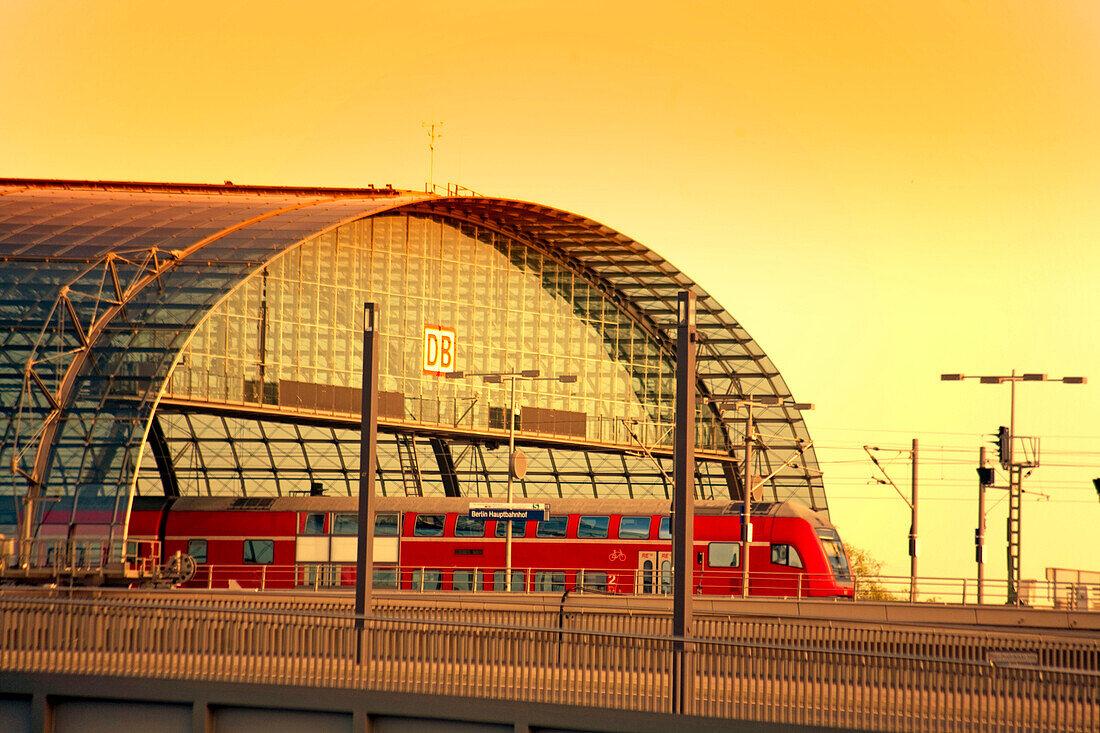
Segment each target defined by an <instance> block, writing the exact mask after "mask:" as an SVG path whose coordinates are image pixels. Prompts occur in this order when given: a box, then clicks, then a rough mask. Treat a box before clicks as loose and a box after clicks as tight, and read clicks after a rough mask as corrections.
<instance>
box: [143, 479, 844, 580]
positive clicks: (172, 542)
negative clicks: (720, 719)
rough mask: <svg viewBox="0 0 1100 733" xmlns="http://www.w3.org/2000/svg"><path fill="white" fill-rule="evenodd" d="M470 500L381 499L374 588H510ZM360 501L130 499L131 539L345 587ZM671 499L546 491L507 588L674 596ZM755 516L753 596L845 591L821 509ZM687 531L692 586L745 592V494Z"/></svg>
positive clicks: (247, 575) (228, 569) (835, 543)
mask: <svg viewBox="0 0 1100 733" xmlns="http://www.w3.org/2000/svg"><path fill="white" fill-rule="evenodd" d="M470 503H471V500H469V499H459V498H433V499H422V498H421V499H406V498H397V497H378V498H377V499H376V500H375V507H376V511H377V515H376V521H375V548H374V563H375V565H374V584H375V587H388V588H403V589H410V590H433V591H434V590H440V591H450V590H453V591H466V592H481V591H494V590H497V591H503V590H506V589H507V588H508V585H509V584H508V582H507V573H506V570H505V568H506V565H507V559H506V555H505V525H506V522H505V521H494V520H480V519H473V518H471V517H470V510H469V509H470ZM357 506H358V499H356V498H355V497H285V498H282V497H280V498H232V497H225V498H177V499H165V498H156V499H153V498H135V500H134V505H133V509H132V512H131V517H130V524H129V538H130V540H131V544H132V546H135V547H136V546H142V547H157V548H159V554H160V555H161V556H162V557H163V558H172V557H176V558H182V559H184V560H185V561H186V562H187V563H188V564H190V562H191V560H190V559H191V558H193V560H194V566H195V572H194V574H193V576H192V577H190V579H189V580H188V581H187V582H186V583H185V584H184V585H185V587H209V588H225V587H242V588H261V587H262V588H301V587H341V586H353V585H354V582H355V552H356V542H357V539H356V533H357V528H358V516H357V514H356V511H357ZM668 506H669V505H668V502H667V501H654V500H630V501H627V500H592V499H556V500H553V501H552V502H551V506H550V509H551V515H550V517H549V518H548V519H546V520H544V521H514V522H513V543H512V557H511V567H512V582H511V590H513V591H527V592H539V591H542V592H564V591H567V590H585V591H595V592H605V593H634V594H650V593H669V592H671V585H672V562H671V558H672V552H671V550H672V548H671V532H670V522H669V516H668ZM752 525H753V543H752V546H751V550H750V552H751V555H750V558H749V560H750V562H749V593H750V595H754V596H787V597H828V596H833V597H848V598H850V597H852V595H853V583H852V579H851V574H850V572H849V569H848V562H847V558H846V556H845V554H844V549H843V546H842V545H841V542H840V537H839V535H838V534H837V532H836V529H835V528H833V526H832V525H831V524H829V523H828V522H827V521H826V520H825V519H824V518H823V517H822V516H821V515H819V514H818V513H816V512H814V511H812V510H810V509H809V508H808V507H806V506H805V505H803V504H801V503H799V502H796V501H787V502H779V503H761V504H756V505H754V506H753V507H752ZM694 534H695V537H694V548H693V552H692V556H693V558H694V576H693V582H694V587H695V592H696V593H699V594H706V595H721V596H739V595H741V588H742V575H741V574H742V569H741V568H742V563H741V557H740V556H741V543H740V539H739V538H740V536H741V519H740V504H734V503H730V502H714V501H707V502H696V505H695V529H694ZM177 553H179V554H178V555H177ZM188 574H190V573H188Z"/></svg>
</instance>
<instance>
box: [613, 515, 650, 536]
mask: <svg viewBox="0 0 1100 733" xmlns="http://www.w3.org/2000/svg"><path fill="white" fill-rule="evenodd" d="M652 521H653V520H652V519H651V518H650V517H623V518H622V519H620V520H619V539H620V540H648V539H649V525H650V523H652Z"/></svg>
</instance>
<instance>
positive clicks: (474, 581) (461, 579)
mask: <svg viewBox="0 0 1100 733" xmlns="http://www.w3.org/2000/svg"><path fill="white" fill-rule="evenodd" d="M484 583H485V571H484V570H456V571H454V574H453V575H452V576H451V587H452V588H454V589H455V590H458V591H471V590H481V588H482V586H483V585H484Z"/></svg>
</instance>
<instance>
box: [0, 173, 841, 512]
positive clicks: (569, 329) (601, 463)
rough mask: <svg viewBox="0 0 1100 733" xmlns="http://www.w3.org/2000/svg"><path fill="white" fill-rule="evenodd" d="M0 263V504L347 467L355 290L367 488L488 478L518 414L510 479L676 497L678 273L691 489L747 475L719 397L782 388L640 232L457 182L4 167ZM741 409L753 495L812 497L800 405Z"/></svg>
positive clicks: (173, 491)
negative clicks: (692, 438) (691, 436)
mask: <svg viewBox="0 0 1100 733" xmlns="http://www.w3.org/2000/svg"><path fill="white" fill-rule="evenodd" d="M0 263H2V264H0V339H2V344H3V347H2V349H0V403H2V405H3V413H2V416H0V423H2V426H3V428H2V429H3V437H2V443H0V525H12V524H14V523H15V522H16V521H17V516H18V515H19V514H20V512H22V511H23V508H24V507H25V506H31V507H33V510H34V511H35V512H38V513H47V512H72V513H73V516H76V515H77V510H78V509H85V510H88V509H95V510H96V511H97V512H98V513H97V514H95V516H97V517H98V519H96V520H95V521H96V522H98V523H100V524H101V525H102V526H101V529H102V528H105V527H110V528H112V529H114V528H117V527H119V526H124V523H125V517H126V514H127V511H128V507H129V506H130V504H131V501H132V498H133V497H134V496H210V495H222V496H234V497H239V499H240V500H242V501H248V500H257V501H259V500H262V499H264V498H265V497H275V496H288V495H294V494H299V493H303V494H308V493H310V492H313V493H315V494H316V493H324V494H325V495H329V496H334V495H355V494H357V493H358V483H359V442H360V440H359V439H360V431H359V423H360V415H359V412H360V404H361V398H362V392H361V374H362V353H363V327H364V304H365V303H367V302H370V303H374V304H376V309H377V310H376V314H377V321H376V326H377V328H378V331H379V333H380V347H381V356H380V372H379V445H378V471H377V477H376V478H377V480H376V491H377V492H378V493H380V494H385V495H395V494H397V495H417V496H468V497H483V498H486V499H490V498H497V497H502V496H503V494H504V490H505V484H506V482H507V472H508V448H507V446H508V437H509V429H510V428H512V429H514V431H515V440H516V444H517V445H518V446H520V447H521V448H522V449H523V450H524V451H525V453H526V455H527V458H528V472H527V475H526V476H525V477H524V478H523V479H522V480H521V481H518V482H517V483H516V487H515V491H516V496H517V498H521V497H529V498H531V499H532V500H549V501H551V503H552V500H553V498H555V497H597V498H605V497H606V498H615V499H627V498H654V497H658V498H668V497H670V496H671V491H672V485H671V475H672V470H671V468H672V467H671V462H672V437H673V414H674V399H675V340H676V314H677V296H678V293H679V292H680V291H682V290H691V291H693V292H694V293H696V295H697V297H698V315H697V320H698V329H699V351H698V381H697V385H696V387H697V390H698V394H697V399H698V405H699V409H698V413H697V416H696V437H697V443H696V444H697V449H696V451H697V453H696V455H697V460H698V463H697V469H696V496H697V497H698V498H700V499H722V498H730V499H739V498H740V497H741V496H742V492H743V485H742V484H743V472H744V470H743V459H744V442H745V441H744V436H745V430H746V415H745V413H744V412H743V411H737V410H729V409H721V407H720V403H719V402H716V401H715V400H716V398H722V397H728V396H736V395H753V396H773V397H779V398H783V399H786V398H790V397H791V394H790V391H789V389H788V387H787V385H786V384H785V382H784V380H783V378H782V376H781V375H780V374H779V372H778V370H777V369H776V367H775V366H774V365H773V364H772V362H771V361H770V360H769V359H768V357H767V355H766V354H765V353H764V351H763V349H762V348H761V347H760V346H759V345H758V344H757V343H756V341H754V340H753V339H752V338H751V337H750V336H749V334H748V333H746V331H745V330H744V329H743V328H742V327H741V326H740V324H739V323H738V322H737V320H736V319H735V318H734V317H733V316H731V315H730V314H729V313H727V312H726V311H725V310H724V309H723V308H722V306H721V305H720V304H719V303H718V302H716V301H715V300H714V299H713V298H712V297H710V296H709V295H707V293H705V292H704V291H703V290H702V289H701V288H700V287H699V286H698V285H696V284H695V283H694V282H692V281H691V280H690V279H689V278H688V277H687V276H686V275H684V274H683V273H681V272H680V271H679V270H677V269H676V268H675V266H673V265H672V264H671V263H669V262H667V261H666V260H664V259H663V258H661V257H660V256H658V255H657V254H656V253H654V252H653V251H651V250H650V249H648V248H647V247H645V246H644V245H642V244H640V243H638V242H636V241H634V240H632V239H631V238H629V237H627V236H624V235H623V234H620V233H619V232H616V231H614V230H612V229H610V228H608V227H606V226H603V225H601V224H599V223H598V222H595V221H592V220H590V219H587V218H585V217H584V216H580V215H577V214H573V213H569V212H566V211H561V210H558V209H554V208H551V207H548V206H543V205H539V204H533V203H527V202H522V201H514V200H508V199H501V198H492V197H486V196H479V195H473V194H471V193H470V192H467V191H462V192H461V193H460V192H458V191H450V192H448V194H447V195H438V194H428V193H418V192H413V191H401V190H395V189H393V188H390V187H381V188H374V187H368V188H363V189H336V188H291V187H256V186H235V185H232V184H229V183H227V184H226V185H224V186H223V185H178V184H160V183H132V182H88V181H59V180H23V179H0ZM448 372H451V373H450V374H448ZM453 372H462V373H463V376H461V377H460V378H455V375H454V374H453ZM535 372H537V374H538V376H537V378H535V377H534V374H535ZM500 373H507V374H517V373H526V374H527V377H525V378H519V379H514V380H511V379H503V380H501V381H500V382H499V383H494V380H493V378H492V377H491V376H489V379H488V380H487V379H486V375H493V374H500ZM513 404H514V405H515V408H514V410H513V408H512V406H513ZM510 422H511V424H509V423H510ZM754 423H755V426H756V432H757V433H758V434H759V436H760V437H759V440H758V441H757V442H756V445H755V448H754V450H753V455H754V465H753V467H752V473H753V474H755V475H756V476H760V477H762V478H764V479H765V480H764V484H763V495H762V496H760V497H758V498H759V499H762V500H765V501H775V500H784V499H789V498H796V499H800V500H801V501H803V502H805V503H806V504H808V505H809V506H811V507H812V508H814V509H818V510H825V511H827V509H828V505H827V502H826V496H825V492H824V488H823V483H822V479H821V472H820V470H819V467H818V463H817V460H816V457H815V455H814V451H813V448H812V446H811V444H810V439H809V435H808V433H807V430H806V426H805V424H804V422H803V419H802V417H801V415H800V414H799V412H798V410H797V409H795V408H793V407H785V406H774V407H769V408H763V409H762V408H757V409H756V410H755V412H754ZM28 497H29V498H30V500H31V501H30V502H29V503H28V502H27V498H28ZM81 516H82V517H87V516H89V515H88V513H87V512H83V513H81ZM84 531H90V528H86V529H85V530H84Z"/></svg>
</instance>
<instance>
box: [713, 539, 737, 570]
mask: <svg viewBox="0 0 1100 733" xmlns="http://www.w3.org/2000/svg"><path fill="white" fill-rule="evenodd" d="M707 565H708V566H709V567H712V568H736V567H740V565H741V543H740V542H711V543H710V544H709V545H707Z"/></svg>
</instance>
